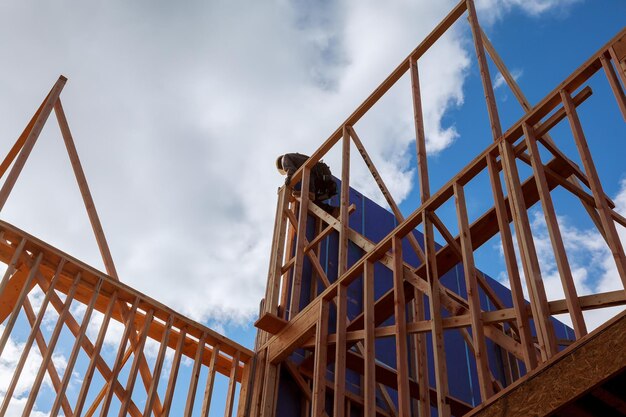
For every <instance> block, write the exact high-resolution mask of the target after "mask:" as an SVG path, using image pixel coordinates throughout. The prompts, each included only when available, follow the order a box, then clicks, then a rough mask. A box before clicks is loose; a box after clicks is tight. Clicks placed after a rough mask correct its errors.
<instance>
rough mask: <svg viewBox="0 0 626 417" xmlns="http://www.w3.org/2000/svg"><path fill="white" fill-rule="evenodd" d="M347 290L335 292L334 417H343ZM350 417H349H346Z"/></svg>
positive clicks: (341, 288)
mask: <svg viewBox="0 0 626 417" xmlns="http://www.w3.org/2000/svg"><path fill="white" fill-rule="evenodd" d="M347 293H348V288H347V287H345V286H343V285H340V286H339V289H338V290H337V302H336V304H337V325H336V326H335V328H336V330H335V334H336V345H335V383H334V391H335V392H334V397H333V410H334V417H344V416H345V414H344V413H345V390H346V349H347V346H346V326H347V324H348V323H347V321H348V303H347ZM347 417H350V416H347Z"/></svg>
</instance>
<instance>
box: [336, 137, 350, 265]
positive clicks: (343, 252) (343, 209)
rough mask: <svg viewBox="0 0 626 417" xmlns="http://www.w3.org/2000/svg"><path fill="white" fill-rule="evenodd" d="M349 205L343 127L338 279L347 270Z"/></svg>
mask: <svg viewBox="0 0 626 417" xmlns="http://www.w3.org/2000/svg"><path fill="white" fill-rule="evenodd" d="M349 205H350V134H349V133H348V127H347V126H344V127H343V140H342V146H341V195H340V211H339V221H340V223H341V229H340V230H339V249H338V251H339V258H338V260H337V276H338V277H340V276H342V275H343V274H344V272H346V271H347V270H348V242H349V239H348V229H349V227H350V225H349V223H348V222H349V217H348V206H349Z"/></svg>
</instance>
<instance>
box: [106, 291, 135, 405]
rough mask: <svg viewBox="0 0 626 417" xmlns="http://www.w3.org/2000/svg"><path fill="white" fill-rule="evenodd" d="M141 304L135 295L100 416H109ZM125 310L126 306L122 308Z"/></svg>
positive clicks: (123, 304)
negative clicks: (127, 344)
mask: <svg viewBox="0 0 626 417" xmlns="http://www.w3.org/2000/svg"><path fill="white" fill-rule="evenodd" d="M125 304H126V303H124V302H123V303H122V304H121V306H120V307H122V306H123V307H125V306H126V305H125ZM138 304H139V297H135V300H134V301H133V306H132V307H131V309H130V310H128V312H127V313H126V323H125V328H124V333H123V334H122V338H121V340H120V345H119V348H118V350H117V357H116V358H115V362H114V363H113V367H112V368H111V375H110V376H109V380H108V381H107V382H108V384H109V387H108V388H107V393H106V396H105V397H104V400H103V403H102V408H101V409H100V417H107V415H108V413H109V407H110V406H111V400H112V399H113V394H114V392H115V389H114V387H115V383H116V382H117V378H118V376H119V374H120V371H121V370H122V366H123V361H124V352H125V351H126V343H127V342H128V339H129V338H130V335H131V332H132V331H134V327H135V314H136V313H137V306H138ZM121 309H122V310H125V309H124V308H121Z"/></svg>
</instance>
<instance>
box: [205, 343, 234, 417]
mask: <svg viewBox="0 0 626 417" xmlns="http://www.w3.org/2000/svg"><path fill="white" fill-rule="evenodd" d="M219 356H220V345H215V346H213V352H211V362H209V373H208V375H207V379H206V387H205V389H204V400H203V401H202V410H201V411H200V416H201V417H208V416H209V410H210V409H211V397H212V395H213V384H214V383H215V364H216V363H217V358H218V357H219ZM239 401H241V399H240V400H239Z"/></svg>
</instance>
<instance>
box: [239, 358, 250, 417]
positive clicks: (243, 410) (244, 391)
mask: <svg viewBox="0 0 626 417" xmlns="http://www.w3.org/2000/svg"><path fill="white" fill-rule="evenodd" d="M251 377H252V361H249V362H247V363H246V364H244V366H243V374H242V375H241V385H240V388H239V402H238V404H237V417H248V415H249V414H248V397H249V391H250V388H251V387H250V382H251Z"/></svg>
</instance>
